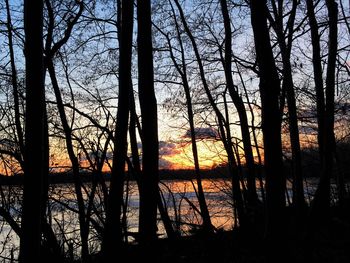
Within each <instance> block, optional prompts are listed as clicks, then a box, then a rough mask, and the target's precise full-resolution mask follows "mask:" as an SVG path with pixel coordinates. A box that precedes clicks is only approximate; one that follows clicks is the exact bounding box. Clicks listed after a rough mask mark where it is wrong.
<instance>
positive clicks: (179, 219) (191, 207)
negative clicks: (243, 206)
mask: <svg viewBox="0 0 350 263" xmlns="http://www.w3.org/2000/svg"><path fill="white" fill-rule="evenodd" d="M202 185H203V189H204V192H205V197H206V201H207V205H208V209H209V212H210V215H211V219H212V224H213V225H214V226H215V227H216V228H217V229H225V230H228V229H231V228H232V227H233V226H234V221H235V220H234V215H233V209H232V194H231V182H230V180H228V179H204V180H203V182H202ZM316 185H317V180H315V179H308V180H307V181H305V184H304V187H305V197H306V200H307V202H310V200H311V199H312V196H313V194H314V191H315V186H316ZM159 186H160V189H161V193H162V197H163V200H164V203H165V204H166V207H167V211H168V213H169V216H170V218H171V220H173V222H174V223H173V226H174V227H175V228H176V229H177V230H178V231H180V232H181V234H182V235H188V234H191V232H192V231H193V230H195V229H197V228H198V227H199V226H200V224H201V217H200V215H199V213H198V210H197V209H198V208H199V205H198V200H197V197H196V192H195V190H194V187H195V188H196V182H195V181H194V180H193V181H191V180H163V181H162V182H161V183H160V185H159ZM333 187H335V186H333ZM257 188H258V189H260V188H259V184H258V182H257ZM127 189H128V191H126V190H127ZM287 189H288V191H287V193H288V194H287V195H286V196H287V197H286V202H287V204H288V199H289V200H291V198H292V191H291V183H290V182H287ZM83 192H84V198H85V201H86V202H85V203H86V207H87V203H88V193H90V192H91V183H85V184H84V191H83ZM21 194H22V190H21V188H20V187H18V186H2V195H1V196H2V201H3V205H5V206H6V207H7V208H8V210H9V211H10V212H11V214H12V216H13V217H14V218H15V219H16V220H17V222H18V223H19V222H20V216H19V215H20V205H19V204H20V203H21ZM258 194H259V195H260V196H261V193H260V190H258ZM125 201H126V202H125V204H127V205H126V206H125V209H124V211H125V217H124V223H125V225H124V226H125V229H126V230H127V232H128V233H129V236H128V240H129V241H130V242H132V241H133V240H134V238H133V236H134V233H137V231H138V207H139V195H138V189H137V185H136V183H135V182H134V181H130V182H128V183H127V184H126V186H125ZM103 204H104V198H103V191H102V188H101V187H100V186H99V187H97V189H96V194H95V198H94V199H93V205H92V206H91V223H90V236H89V244H90V252H91V253H93V252H97V251H99V249H100V247H99V246H100V240H101V233H100V231H99V227H94V226H101V227H102V226H103V223H102V222H103V221H104V205H103ZM77 207H78V206H77V202H76V198H75V192H74V185H73V184H53V185H51V186H50V191H49V203H48V215H49V216H48V218H49V223H50V224H51V225H52V228H53V229H54V231H55V233H56V236H57V239H58V240H59V242H60V243H61V244H62V245H63V248H64V249H65V250H66V249H68V244H72V245H73V248H74V250H75V251H79V239H80V236H79V235H80V234H79V223H78V214H77V213H76V211H77ZM0 223H1V226H0V227H1V234H0V260H1V261H3V262H6V260H10V257H11V250H13V254H14V255H17V253H18V244H19V238H18V236H17V235H16V234H15V233H14V231H13V230H12V229H11V228H10V227H9V225H8V224H7V223H6V222H5V221H4V220H3V218H2V217H1V218H0ZM158 234H159V236H160V238H162V237H165V236H166V233H165V230H164V226H163V224H162V221H161V218H160V216H158ZM15 258H16V256H15Z"/></svg>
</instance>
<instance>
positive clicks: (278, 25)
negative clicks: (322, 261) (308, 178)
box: [270, 0, 306, 223]
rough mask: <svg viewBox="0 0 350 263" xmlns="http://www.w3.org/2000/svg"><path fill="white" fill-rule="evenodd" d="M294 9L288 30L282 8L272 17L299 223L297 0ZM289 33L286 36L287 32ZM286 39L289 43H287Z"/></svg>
mask: <svg viewBox="0 0 350 263" xmlns="http://www.w3.org/2000/svg"><path fill="white" fill-rule="evenodd" d="M292 5H293V6H292V9H291V11H290V15H289V18H288V22H287V29H288V31H287V30H284V28H283V17H282V16H283V14H282V10H279V11H280V12H278V11H275V21H272V19H270V21H271V24H272V25H273V28H274V30H275V32H276V34H277V41H278V45H279V47H280V50H281V56H282V64H283V83H282V90H285V91H286V97H287V104H288V122H289V134H290V142H291V149H292V163H293V169H292V172H293V205H294V207H295V210H296V216H297V220H298V222H299V223H301V222H302V215H303V214H304V212H305V207H306V203H305V197H304V187H303V173H302V166H301V149H300V139H299V128H298V116H297V108H296V100H295V92H294V85H293V75H292V66H291V63H290V55H291V48H292V39H293V31H294V21H295V13H296V8H297V5H298V2H297V0H293V3H292ZM285 32H287V33H288V35H287V36H286V33H285ZM285 39H287V41H288V43H287V44H286V42H285Z"/></svg>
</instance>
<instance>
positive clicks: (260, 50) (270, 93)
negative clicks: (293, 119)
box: [250, 0, 286, 240]
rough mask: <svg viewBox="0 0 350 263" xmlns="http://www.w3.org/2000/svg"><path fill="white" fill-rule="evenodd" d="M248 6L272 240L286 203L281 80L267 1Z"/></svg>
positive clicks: (280, 226) (268, 229)
mask: <svg viewBox="0 0 350 263" xmlns="http://www.w3.org/2000/svg"><path fill="white" fill-rule="evenodd" d="M250 8H251V23H252V27H253V33H254V43H255V51H256V59H257V63H258V66H259V80H260V83H259V89H260V97H261V111H262V116H261V118H262V131H263V140H264V160H265V162H264V168H265V178H266V213H267V215H266V217H267V224H266V236H267V238H268V239H270V238H271V239H272V240H273V239H276V238H277V237H278V236H280V235H281V234H282V231H283V230H282V229H283V224H284V217H283V213H284V207H285V205H286V202H285V190H286V179H285V175H284V173H283V162H282V142H281V115H280V111H279V95H280V81H279V76H278V73H277V68H276V64H275V60H274V56H273V53H272V47H271V43H270V35H269V28H268V25H267V12H268V10H267V7H266V1H261V0H252V1H251V2H250Z"/></svg>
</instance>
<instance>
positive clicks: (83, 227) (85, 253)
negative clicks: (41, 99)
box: [46, 58, 89, 262]
mask: <svg viewBox="0 0 350 263" xmlns="http://www.w3.org/2000/svg"><path fill="white" fill-rule="evenodd" d="M46 66H47V69H48V72H49V75H50V78H51V83H52V87H53V89H54V93H55V97H56V102H57V108H58V111H59V115H60V119H61V122H62V126H63V131H64V135H65V139H66V147H67V152H68V156H69V159H70V161H71V164H72V169H73V177H74V188H75V194H76V197H77V201H78V211H79V226H80V238H81V244H82V250H81V255H82V260H83V261H84V262H86V261H87V260H88V257H89V247H88V235H89V225H88V224H87V223H86V214H85V204H84V198H83V194H82V190H81V188H82V182H81V180H80V176H79V174H80V172H79V162H78V158H77V156H76V155H75V153H74V148H73V140H72V129H71V127H70V126H69V124H68V120H67V116H66V112H65V110H64V105H63V101H62V96H61V92H60V89H59V86H58V81H57V77H56V72H55V68H54V65H53V62H52V60H51V59H50V58H47V59H46Z"/></svg>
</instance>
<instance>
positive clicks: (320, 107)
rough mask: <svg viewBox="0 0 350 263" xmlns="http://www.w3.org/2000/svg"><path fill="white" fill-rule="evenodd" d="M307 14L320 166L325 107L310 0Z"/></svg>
mask: <svg viewBox="0 0 350 263" xmlns="http://www.w3.org/2000/svg"><path fill="white" fill-rule="evenodd" d="M306 5H307V15H308V18H309V25H310V32H311V44H312V64H313V68H314V81H315V91H316V108H317V124H318V133H317V140H318V148H319V153H320V162H321V167H322V162H323V156H324V146H323V144H324V125H325V109H326V103H325V100H324V91H323V78H322V74H323V72H322V64H321V47H320V35H319V33H318V24H317V20H316V17H315V11H314V4H313V1H312V0H306Z"/></svg>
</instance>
